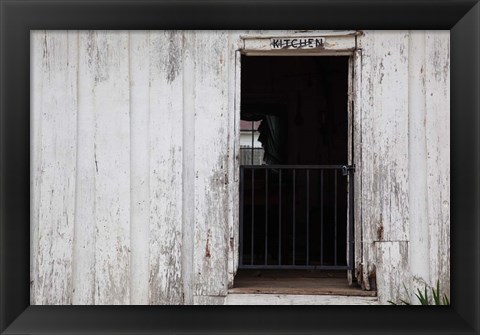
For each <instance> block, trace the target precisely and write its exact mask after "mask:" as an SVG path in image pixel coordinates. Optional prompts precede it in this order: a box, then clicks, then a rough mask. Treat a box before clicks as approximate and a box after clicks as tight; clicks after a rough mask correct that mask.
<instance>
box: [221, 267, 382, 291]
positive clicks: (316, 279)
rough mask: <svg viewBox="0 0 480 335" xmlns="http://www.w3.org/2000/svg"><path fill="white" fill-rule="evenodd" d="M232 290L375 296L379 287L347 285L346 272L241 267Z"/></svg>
mask: <svg viewBox="0 0 480 335" xmlns="http://www.w3.org/2000/svg"><path fill="white" fill-rule="evenodd" d="M228 293H229V294H277V295H330V296H351V297H376V295H377V292H376V291H366V290H362V289H361V288H360V287H359V286H358V285H357V284H355V283H354V284H353V285H351V286H350V285H348V282H347V278H346V272H336V273H324V272H323V273H322V272H308V271H288V272H286V271H243V270H242V271H239V273H238V274H237V276H236V277H235V279H234V283H233V287H232V288H230V289H229V290H228Z"/></svg>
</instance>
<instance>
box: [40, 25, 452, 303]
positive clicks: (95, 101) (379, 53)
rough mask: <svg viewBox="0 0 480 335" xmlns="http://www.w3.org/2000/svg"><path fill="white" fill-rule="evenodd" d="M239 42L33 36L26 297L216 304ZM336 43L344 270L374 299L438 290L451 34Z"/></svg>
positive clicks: (221, 282)
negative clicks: (340, 56) (348, 227)
mask: <svg viewBox="0 0 480 335" xmlns="http://www.w3.org/2000/svg"><path fill="white" fill-rule="evenodd" d="M266 33H268V34H270V35H271V34H276V35H282V34H284V35H295V34H298V32H293V31H283V32H280V31H277V32H266ZM315 33H318V35H322V32H309V34H315ZM330 33H331V32H330ZM252 34H253V35H261V34H262V32H261V31H243V32H238V31H237V32H231V31H230V32H226V31H195V32H189V31H131V32H128V31H68V32H67V31H34V32H32V35H31V37H32V38H31V46H32V48H31V50H32V53H31V64H32V80H31V88H32V99H31V101H32V106H31V122H32V126H31V138H32V143H31V150H32V155H31V157H32V162H31V303H32V304H37V305H55V304H95V305H101V304H223V303H224V302H225V301H224V297H225V296H226V295H227V290H228V287H229V286H231V285H232V283H233V280H234V276H235V272H236V268H237V266H238V201H239V197H238V178H239V176H238V162H239V160H238V158H239V157H238V155H239V143H238V140H239V139H238V134H239V130H238V128H239V122H238V121H239V112H240V106H239V103H240V102H239V99H240V83H239V76H240V69H239V67H240V59H239V56H240V53H239V52H238V50H239V49H241V48H242V47H243V45H244V44H243V40H242V39H241V36H243V35H252ZM349 38H353V39H356V45H357V50H356V51H355V57H354V58H353V68H354V71H355V73H354V78H353V81H352V87H353V92H352V93H353V99H354V101H353V116H352V118H353V145H354V148H353V151H354V163H355V164H356V167H357V169H356V173H355V194H354V198H355V208H354V213H355V222H356V226H355V241H356V245H355V266H356V271H355V276H356V277H357V280H358V282H359V283H360V284H361V285H362V287H363V288H364V289H367V290H371V289H377V290H378V295H379V300H380V303H386V301H387V300H395V299H399V298H405V295H404V292H402V290H403V284H405V285H406V286H407V288H409V289H410V288H416V287H423V285H424V283H427V284H428V285H434V284H435V283H436V280H437V279H439V280H440V283H441V285H442V291H443V292H445V293H446V294H447V295H449V292H450V288H449V280H450V274H449V272H450V263H449V255H450V235H449V232H450V186H449V183H450V161H449V160H450V153H449V152H450V142H449V138H450V126H449V119H450V118H449V116H450V111H449V102H450V100H449V89H450V84H449V80H450V73H449V71H450V62H449V55H450V54H449V47H450V42H449V33H448V32H440V31H432V32H430V31H427V32H425V31H416V32H412V31H389V32H381V31H378V32H377V31H364V32H363V34H362V35H359V36H356V37H355V36H351V37H349ZM327 39H328V37H327ZM347 40H348V38H345V37H343V39H342V41H343V42H342V43H344V42H345V41H347ZM263 42H264V41H263ZM263 42H262V43H256V42H255V40H250V42H249V43H250V44H251V45H252V46H254V45H260V46H262V48H265V45H264V44H265V43H263ZM327 42H328V43H327V45H337V46H339V45H340V44H338V43H337V44H336V43H335V42H332V41H327ZM347 42H348V41H347ZM345 43H346V42H345ZM347 44H348V43H347ZM347 44H345V45H347ZM341 45H343V44H341Z"/></svg>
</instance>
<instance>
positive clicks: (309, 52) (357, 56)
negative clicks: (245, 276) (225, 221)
mask: <svg viewBox="0 0 480 335" xmlns="http://www.w3.org/2000/svg"><path fill="white" fill-rule="evenodd" d="M360 35H362V32H361V31H336V32H332V31H308V32H307V31H295V32H290V33H281V32H280V33H279V32H275V31H265V32H264V33H263V34H258V33H257V34H246V35H241V36H240V37H239V40H237V41H236V42H233V43H232V46H233V48H232V52H233V55H232V56H233V57H232V58H233V64H234V66H233V69H232V71H231V72H230V73H231V77H233V79H232V80H231V81H230V88H231V89H233V90H234V92H233V94H232V96H233V104H231V107H232V108H233V115H231V116H232V117H231V119H233V120H232V122H231V123H230V124H231V125H232V127H233V129H234V131H233V132H230V133H231V136H230V143H232V146H231V150H232V152H233V155H232V156H233V158H232V159H231V160H230V161H231V165H232V170H231V172H232V176H233V182H232V183H231V184H233V185H230V186H231V187H230V192H231V194H230V199H231V201H230V204H231V215H230V220H229V225H230V227H229V231H230V240H229V242H230V243H229V249H228V268H229V273H228V286H229V287H232V286H233V280H234V277H235V275H236V272H237V270H238V262H239V225H240V220H239V218H240V217H239V201H240V197H239V185H238V184H239V170H240V161H239V154H240V145H239V141H240V100H241V91H240V87H241V83H240V78H241V56H242V55H246V56H349V60H348V104H347V106H348V107H347V108H348V111H347V113H348V135H347V136H348V138H347V143H348V153H347V155H348V162H347V163H348V164H349V165H355V166H356V173H355V178H354V184H355V185H354V189H355V190H360V186H361V182H360V181H361V169H359V163H360V161H359V159H358V158H359V157H361V152H359V151H360V150H359V149H361V147H360V141H359V140H360V139H359V138H358V135H357V134H358V129H359V122H360V118H359V117H358V115H357V114H358V113H356V112H355V110H356V109H355V107H356V106H360V103H359V98H360V82H359V78H358V76H356V74H358V73H360V66H361V50H360V49H359V48H358V47H357V37H358V36H360ZM312 37H321V38H324V41H325V43H324V47H323V48H321V49H320V48H319V49H288V50H283V49H280V50H274V49H272V48H271V46H270V43H271V42H270V39H271V38H288V39H294V38H297V39H298V38H312ZM357 109H358V107H357ZM359 194H360V193H359V191H354V195H353V196H354V201H353V203H354V208H353V213H354V218H355V219H354V220H353V222H354V232H355V233H354V236H355V250H354V259H355V266H354V268H357V267H358V266H359V262H361V260H362V255H361V254H362V247H361V243H359V242H360V241H361V234H362V222H361V215H360V214H361V207H360V201H359V200H360V199H358V195H359ZM350 212H351V211H350V210H349V208H347V222H348V220H350V217H349V213H350ZM347 241H348V232H347ZM349 247H350V246H349V243H347V254H348V252H349ZM354 272H357V271H348V282H349V283H350V284H351V283H352V281H353V278H354V277H355V273H354Z"/></svg>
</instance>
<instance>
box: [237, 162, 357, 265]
mask: <svg viewBox="0 0 480 335" xmlns="http://www.w3.org/2000/svg"><path fill="white" fill-rule="evenodd" d="M353 175H354V168H353V166H348V165H243V166H240V257H239V268H240V269H249V268H256V269H325V270H333V269H338V270H340V269H344V270H347V269H348V270H351V269H353V257H354V253H353V250H354V245H353V243H354V237H353V233H354V229H353V227H354V223H353ZM347 213H348V215H347ZM347 239H348V241H347ZM347 246H348V247H347Z"/></svg>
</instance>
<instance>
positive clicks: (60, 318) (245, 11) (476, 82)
mask: <svg viewBox="0 0 480 335" xmlns="http://www.w3.org/2000/svg"><path fill="white" fill-rule="evenodd" d="M0 25H1V32H0V33H1V35H0V57H1V58H0V62H1V63H0V74H1V78H0V127H1V128H0V129H1V130H0V169H1V179H0V189H1V192H0V251H1V252H0V333H2V334H23V333H29V334H40V333H42V334H45V333H52V334H53V333H54V334H59V333H66V334H69V333H76V334H79V333H88V334H105V333H122V334H127V333H132V334H139V333H142V334H146V333H148V334H153V333H222V334H224V333H242V332H245V333H296V334H297V333H298V334H300V333H315V334H320V333H328V334H330V333H338V334H351V333H356V334H363V333H368V334H373V333H376V334H384V333H392V334H393V333H395V334H400V333H402V334H403V333H422V334H423V333H430V334H479V332H480V321H479V318H478V316H479V315H480V308H479V306H480V295H479V292H480V285H479V284H478V283H479V282H480V268H479V260H480V248H479V239H480V234H479V232H480V229H479V223H480V222H479V212H480V202H479V200H480V197H479V189H480V187H479V186H480V178H479V168H480V166H479V158H480V146H479V139H480V136H479V133H480V127H479V121H480V117H479V116H480V114H479V112H480V98H479V96H480V4H479V3H478V0H420V1H414V0H403V1H402V0H390V1H383V2H382V1H379V0H337V1H333V0H300V1H294V0H260V1H252V0H243V1H242V0H224V1H220V0H197V1H193V0H177V1H168V0H137V1H135V0H117V1H114V0H98V1H92V0H83V1H79V0H63V1H60V0H0ZM312 28H314V29H447V30H448V29H449V30H451V69H452V71H451V148H452V150H451V222H452V225H451V227H452V230H451V243H452V246H451V260H452V261H451V295H452V297H451V302H452V305H451V306H450V307H443V308H441V307H429V308H422V307H420V306H410V307H400V306H362V307H356V306H355V307H353V306H315V307H313V306H312V307H310V306H309V307H307V306H299V307H292V306H282V307H273V306H272V307H252V306H250V307H243V308H242V307H241V306H228V307H225V306H223V307H222V306H220V307H217V306H176V307H175V306H116V307H115V306H90V307H87V306H30V278H29V277H30V265H29V264H30V130H29V125H30V72H29V71H30V69H29V67H30V30H31V29H32V30H33V29H312ZM240 314H241V315H240Z"/></svg>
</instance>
